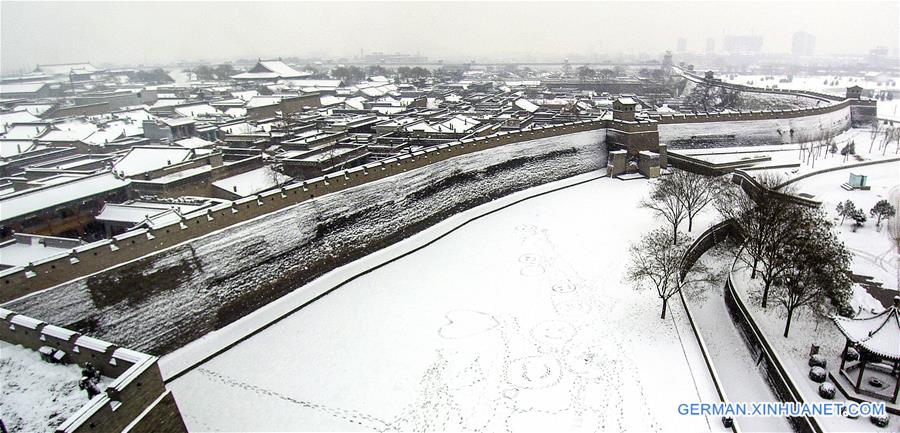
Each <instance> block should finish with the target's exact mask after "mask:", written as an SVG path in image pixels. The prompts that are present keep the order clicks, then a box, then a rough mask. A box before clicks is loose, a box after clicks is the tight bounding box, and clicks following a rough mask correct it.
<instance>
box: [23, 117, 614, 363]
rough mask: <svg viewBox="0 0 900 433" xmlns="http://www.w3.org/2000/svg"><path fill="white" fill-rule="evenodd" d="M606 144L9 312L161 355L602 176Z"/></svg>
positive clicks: (541, 142) (530, 155)
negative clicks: (452, 223) (444, 232)
mask: <svg viewBox="0 0 900 433" xmlns="http://www.w3.org/2000/svg"><path fill="white" fill-rule="evenodd" d="M605 135H606V134H605V130H604V129H599V130H590V131H584V132H576V133H571V134H566V135H558V136H554V137H548V138H539V139H534V140H528V141H521V142H518V143H513V144H505V145H502V146H497V147H493V148H488V149H486V150H481V151H477V152H473V153H468V154H463V155H459V156H455V157H453V158H449V159H445V160H441V161H438V162H433V163H431V164H429V165H428V169H427V170H413V169H411V170H409V171H405V170H404V171H402V172H399V173H397V174H394V175H392V176H388V177H385V178H383V179H381V180H378V181H374V182H369V183H364V184H361V185H359V186H356V187H352V188H348V189H344V190H340V191H336V192H334V193H331V194H324V195H322V196H320V197H318V198H317V199H315V200H307V201H304V202H302V203H300V204H298V205H296V206H293V207H289V208H286V209H283V210H280V211H276V212H271V213H268V214H265V215H262V216H260V217H258V218H256V219H253V220H251V221H248V222H245V223H242V224H237V225H232V226H229V227H227V228H225V229H223V230H220V231H217V232H214V233H212V234H210V235H207V236H203V237H199V238H194V239H191V240H190V241H188V242H186V243H183V244H181V245H178V246H175V247H173V248H170V249H167V250H164V251H162V252H160V253H158V254H154V255H149V256H146V257H144V258H140V259H138V260H135V261H132V262H129V263H126V264H124V265H122V266H119V267H116V268H113V269H109V270H106V271H104V272H101V273H98V274H95V275H92V276H89V277H87V278H83V279H79V280H76V281H72V282H69V283H65V284H63V285H60V286H57V287H54V288H52V289H49V290H45V291H41V292H38V293H34V294H33V295H31V296H28V297H25V298H22V299H19V300H16V301H13V302H11V303H9V304H8V308H11V309H14V310H16V311H20V312H22V313H25V314H29V315H32V316H35V317H41V318H42V319H44V320H47V321H49V322H51V323H57V324H63V325H65V326H67V327H68V328H70V329H73V330H76V331H79V332H85V333H90V334H91V335H93V336H97V337H99V338H103V339H106V340H108V341H113V342H116V343H118V344H121V345H126V346H128V347H132V348H135V349H137V350H141V351H146V352H150V353H154V354H164V353H168V352H171V351H172V350H174V349H176V348H178V347H180V346H183V345H184V344H186V343H188V342H190V341H192V340H194V339H197V338H199V337H201V336H203V335H204V334H206V333H208V332H210V331H212V330H215V329H218V328H220V327H222V326H224V325H227V324H228V323H231V322H232V321H234V320H236V319H237V318H240V317H242V316H244V315H246V314H247V313H249V312H250V311H253V310H255V309H256V308H259V307H260V306H263V305H265V304H267V303H269V302H271V301H272V300H274V299H276V298H278V297H280V296H282V295H284V294H286V293H288V292H290V291H292V290H294V289H296V288H298V287H300V286H301V285H303V284H304V283H306V282H308V281H311V280H312V279H314V278H316V277H318V276H320V275H322V274H324V273H325V272H328V271H329V270H331V269H334V268H336V267H338V266H341V265H343V264H346V263H348V262H350V261H352V260H355V259H357V258H359V257H362V256H365V255H367V254H369V253H371V252H373V251H375V250H377V249H379V248H382V247H385V246H388V245H391V244H393V243H395V242H397V241H399V240H401V239H404V238H406V237H408V236H410V235H412V234H414V233H416V232H418V231H420V230H422V229H424V228H426V227H428V226H430V225H432V224H434V223H436V222H438V221H440V220H442V219H444V218H446V217H448V216H450V215H453V214H454V213H457V212H459V211H461V210H464V209H467V208H471V207H474V206H477V205H479V204H481V203H485V202H487V201H490V200H492V199H494V198H497V197H501V196H503V195H506V194H509V193H512V192H515V191H519V190H523V189H526V188H529V187H532V186H536V185H540V184H543V183H547V182H551V181H555V180H558V179H562V178H566V177H569V176H573V175H576V174H579V173H585V172H588V171H591V170H596V169H599V168H601V167H604V166H605V164H606V149H605V144H604V141H605ZM340 176H341V177H343V176H344V175H343V174H340ZM332 182H336V180H334V178H332ZM303 189H304V190H305V189H306V187H304V188H303ZM287 193H288V194H290V192H289V191H288V192H287ZM275 194H279V192H276V193H275ZM255 200H256V199H254V201H255ZM260 201H262V202H264V203H265V202H266V201H267V197H261V198H260ZM243 205H244V204H243V203H241V206H243ZM252 205H253V206H256V205H257V203H252ZM241 209H242V210H243V208H241ZM214 215H215V218H218V215H219V214H218V213H216V214H214ZM204 218H205V217H204ZM184 224H185V225H186V226H190V225H191V224H193V222H192V221H187V222H185V223H184ZM140 237H141V238H144V237H145V235H144V234H141V235H140ZM120 242H126V241H125V240H122V241H120ZM410 272H415V270H410Z"/></svg>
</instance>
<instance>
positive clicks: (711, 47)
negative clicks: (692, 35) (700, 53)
mask: <svg viewBox="0 0 900 433" xmlns="http://www.w3.org/2000/svg"><path fill="white" fill-rule="evenodd" d="M706 52H707V53H714V52H716V40H715V39H713V38H706Z"/></svg>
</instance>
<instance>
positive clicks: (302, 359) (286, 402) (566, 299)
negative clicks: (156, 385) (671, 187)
mask: <svg viewBox="0 0 900 433" xmlns="http://www.w3.org/2000/svg"><path fill="white" fill-rule="evenodd" d="M562 182H566V181H562ZM647 186H648V183H647V182H646V181H629V182H622V181H618V180H611V179H608V178H603V179H600V180H597V181H592V182H588V183H584V184H581V185H578V186H574V187H571V188H568V189H565V190H561V191H557V192H553V193H550V194H547V195H544V196H540V197H536V198H533V199H530V200H527V201H525V202H522V203H519V204H517V205H514V206H511V207H509V208H506V209H503V210H501V211H498V212H496V213H493V214H490V215H487V216H485V217H483V218H481V219H479V220H477V221H474V222H472V223H470V224H467V225H465V226H463V227H462V228H460V229H459V230H457V231H455V232H453V233H451V234H449V235H447V236H446V237H444V238H442V239H440V240H438V241H436V242H435V243H433V244H431V245H430V246H428V247H426V248H424V249H422V250H419V251H416V252H414V253H412V254H410V255H408V256H405V257H403V258H401V259H399V260H397V261H394V262H392V263H389V264H387V265H385V266H383V267H381V268H378V269H375V270H374V271H372V272H370V273H368V274H365V275H363V276H361V277H359V278H357V279H355V280H353V281H351V282H350V283H348V284H346V285H345V286H343V287H341V288H340V289H338V290H336V291H334V292H331V293H330V294H328V295H327V296H324V297H322V298H321V299H319V300H317V301H316V302H314V303H312V304H309V305H308V306H306V307H305V308H303V309H301V310H299V311H297V312H295V313H294V314H292V315H290V316H288V317H287V318H285V319H283V320H281V321H279V322H277V323H275V324H273V325H272V326H270V327H269V328H267V329H265V330H263V331H262V332H260V333H258V334H256V335H254V336H253V337H251V338H249V339H248V340H245V341H243V342H241V343H239V344H238V345H236V346H234V347H233V348H231V349H229V350H228V351H226V352H224V353H222V354H221V355H219V356H217V357H215V358H213V359H211V360H210V361H208V362H206V363H204V364H202V365H200V366H199V367H198V368H196V369H194V370H191V371H190V372H189V373H187V374H185V375H184V376H181V377H180V378H178V379H176V380H175V381H173V382H171V383H170V384H169V388H170V389H172V391H173V393H174V394H175V397H176V399H177V401H178V404H179V407H180V409H181V411H182V413H183V414H184V417H185V420H186V422H187V424H188V427H189V429H191V430H194V431H222V430H229V431H247V430H272V431H284V430H400V431H413V430H415V431H421V430H479V431H502V430H512V431H527V430H543V431H549V430H555V431H560V430H568V431H571V430H586V431H596V430H605V431H626V430H638V431H662V430H665V431H673V430H676V431H710V430H714V431H722V430H723V428H722V425H721V422H720V421H719V420H717V419H706V418H703V417H687V416H680V415H678V413H677V406H678V404H679V403H682V402H687V403H690V402H699V401H703V402H714V401H718V399H717V396H716V392H715V388H714V386H713V383H712V379H711V378H710V376H709V374H708V372H707V370H706V367H705V365H704V364H703V360H702V357H701V355H700V352H699V348H698V347H697V344H696V340H695V339H694V338H693V336H692V335H691V330H690V327H689V325H688V323H687V319H686V317H685V316H684V314H683V311H681V309H680V307H676V308H672V317H674V320H672V319H669V320H665V321H662V320H660V319H659V308H660V304H659V301H658V299H657V298H656V297H655V295H653V294H651V293H649V292H635V291H634V290H632V288H631V287H629V285H628V284H627V283H624V282H623V281H622V275H623V268H624V265H625V262H626V251H627V247H628V242H629V241H631V240H634V239H637V238H638V237H639V236H640V234H641V232H643V231H644V230H645V229H646V228H647V227H648V226H650V225H652V224H653V223H654V222H653V218H652V216H651V215H650V214H649V213H647V212H646V211H644V210H638V209H637V203H638V201H639V200H640V198H641V196H642V195H644V194H645V193H646V191H647ZM435 229H437V228H435V227H433V228H431V229H429V230H435ZM257 314H262V312H258V313H257ZM222 331H225V332H227V331H228V328H225V329H223V330H222ZM189 349H190V347H188V348H185V349H182V350H189ZM171 356H176V357H177V356H178V351H176V352H174V353H173V354H172V355H171Z"/></svg>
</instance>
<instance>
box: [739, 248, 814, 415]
mask: <svg viewBox="0 0 900 433" xmlns="http://www.w3.org/2000/svg"><path fill="white" fill-rule="evenodd" d="M742 251H743V249H742V250H741V252H742ZM738 254H740V252H739V253H738ZM737 261H738V258H737V257H735V259H734V262H732V264H731V268H730V269H729V272H728V278H727V280H726V281H725V291H724V296H725V305H726V307H727V309H728V314H729V315H730V316H731V320H732V321H733V322H734V323H735V325H737V328H738V330H739V331H740V333H741V337H743V339H744V342H745V343H746V344H747V347H748V348H749V349H750V352H751V353H752V354H753V355H754V356H755V357H757V359H758V361H757V365H760V367H761V369H762V371H763V372H764V373H765V375H766V380H767V381H768V382H769V386H770V387H771V388H772V390H773V391H775V394H776V395H777V396H778V398H779V399H781V401H784V402H789V403H803V396H802V394H801V393H800V391H799V390H798V389H797V386H796V385H794V382H793V381H791V378H790V375H789V374H788V373H787V370H785V368H784V365H783V363H782V362H781V359H780V358H779V357H778V354H777V353H776V352H775V350H774V349H773V348H772V346H771V345H770V344H769V342H768V341H767V340H766V337H765V335H763V333H762V331H761V330H760V329H759V326H758V325H757V324H756V321H754V320H753V316H752V315H751V314H750V311H749V310H748V309H747V307H746V305H745V304H744V300H743V299H741V296H740V294H739V293H737V291H736V290H735V288H734V282H733V281H732V278H731V276H732V274H733V272H734V267H735V265H736V264H737ZM788 421H789V422H790V423H791V426H793V427H794V430H795V431H797V432H798V433H822V431H823V430H822V426H821V425H819V422H818V421H817V420H816V419H815V418H814V417H788Z"/></svg>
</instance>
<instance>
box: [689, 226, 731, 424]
mask: <svg viewBox="0 0 900 433" xmlns="http://www.w3.org/2000/svg"><path fill="white" fill-rule="evenodd" d="M735 235H737V230H735V225H734V221H732V220H725V221H722V222H720V223H718V224H716V225H714V226H712V227H710V228H708V229H706V231H704V232H703V234H701V235H700V237H698V238H697V239H695V240H694V242H693V243H692V244H691V246H690V247H689V248H688V250H687V252H686V253H685V255H684V257H683V258H682V261H681V271H680V275H679V277H680V278H681V279H684V277H685V276H686V275H687V273H688V272H689V271H690V270H691V268H692V267H694V264H695V263H697V260H699V259H700V257H701V256H703V254H704V253H706V252H707V251H709V249H710V248H712V247H714V246H715V245H717V244H718V243H719V242H722V241H723V240H725V239H726V238H727V237H729V236H735ZM678 296H679V297H680V298H681V304H682V305H683V306H684V312H685V314H687V317H688V322H690V324H691V330H692V331H693V332H694V337H696V338H697V344H698V345H699V346H700V352H701V353H702V354H703V361H704V362H705V364H706V369H707V370H709V374H710V376H711V377H712V380H713V384H714V385H715V386H716V392H717V393H718V394H719V399H721V400H722V402H723V403H728V396H727V394H726V393H725V387H724V386H723V385H722V381H721V379H719V372H718V371H717V370H716V367H715V364H714V363H713V360H712V357H710V355H709V349H708V348H707V347H706V341H705V340H704V339H703V334H701V333H700V328H699V327H697V324H696V323H695V322H694V316H693V314H692V313H691V308H690V306H688V303H687V300H686V299H685V298H684V293H682V292H680V291H679V292H678ZM731 431H733V432H734V433H740V432H741V429H740V427H739V426H738V423H737V421H735V420H732V425H731Z"/></svg>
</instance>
